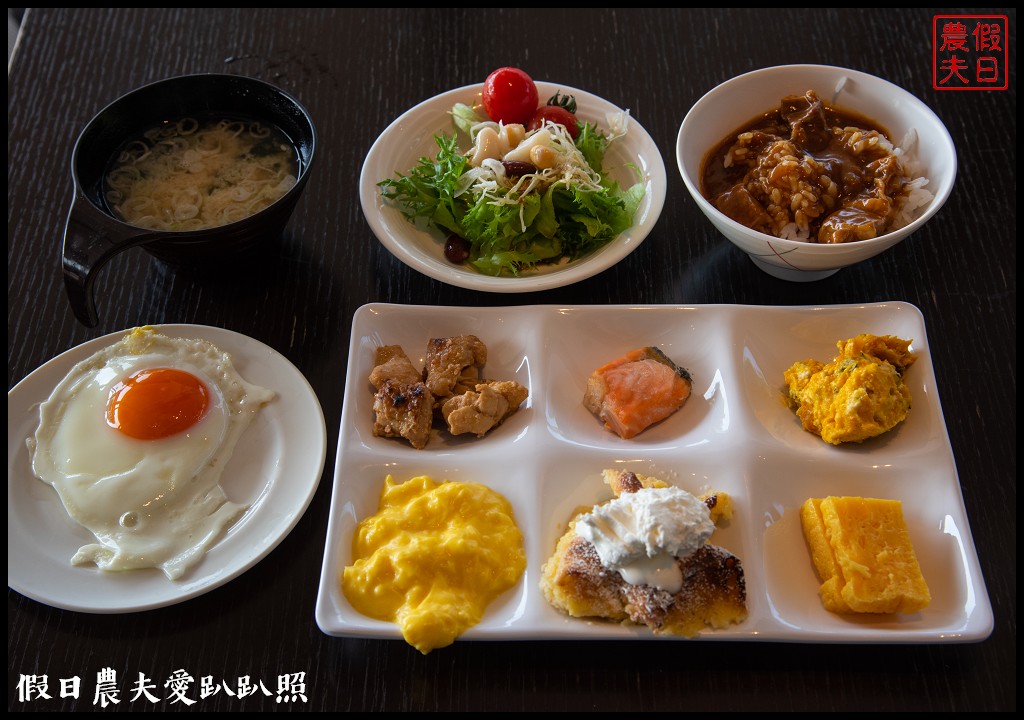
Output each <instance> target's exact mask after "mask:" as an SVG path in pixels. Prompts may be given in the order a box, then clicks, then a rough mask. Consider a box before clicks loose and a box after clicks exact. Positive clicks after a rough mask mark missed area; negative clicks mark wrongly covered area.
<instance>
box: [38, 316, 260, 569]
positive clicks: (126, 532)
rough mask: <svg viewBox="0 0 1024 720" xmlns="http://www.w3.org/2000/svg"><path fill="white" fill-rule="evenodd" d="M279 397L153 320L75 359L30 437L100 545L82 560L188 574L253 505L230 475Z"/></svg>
mask: <svg viewBox="0 0 1024 720" xmlns="http://www.w3.org/2000/svg"><path fill="white" fill-rule="evenodd" d="M274 395H275V394H274V392H273V391H271V390H267V389H265V388H261V387H257V386H255V385H251V384H249V383H247V382H246V381H245V380H243V379H242V377H241V376H240V375H239V374H238V372H237V371H236V370H235V368H234V365H233V364H232V362H231V356H230V355H228V354H227V353H225V352H223V351H221V350H219V349H218V348H217V347H215V346H214V345H212V344H211V343H209V342H207V341H205V340H188V339H182V338H171V337H167V336H165V335H162V334H160V333H159V332H157V331H156V330H155V329H153V328H151V327H143V328H135V329H133V330H130V331H129V332H128V333H127V334H126V335H125V337H124V338H123V339H122V340H121V341H120V342H118V343H117V344H115V345H111V346H109V347H106V348H104V349H102V350H100V351H98V352H97V353H95V354H94V355H92V356H91V357H89V358H87V359H85V360H83V361H82V362H80V363H78V364H77V365H75V367H74V368H72V369H71V371H70V372H69V373H68V374H67V376H66V377H65V378H64V379H63V380H62V381H61V382H60V384H59V385H57V387H56V388H55V389H54V391H53V393H52V394H51V395H50V397H49V399H47V400H46V401H45V402H44V403H43V404H42V405H41V406H40V409H39V428H38V429H37V430H36V433H35V436H34V437H33V438H30V439H29V443H28V444H29V449H30V451H31V453H32V470H33V472H34V473H35V475H36V476H37V477H38V478H39V479H40V480H42V481H43V482H45V483H48V484H49V485H52V486H53V487H54V489H55V490H56V491H57V493H58V495H59V496H60V499H61V501H62V502H63V503H64V508H65V509H66V510H67V513H68V515H69V516H70V517H71V518H72V519H73V520H75V521H76V522H77V523H78V524H80V525H81V526H83V527H84V528H86V529H88V530H89V531H90V532H91V533H92V534H93V535H94V536H95V538H96V540H97V542H95V543H90V544H88V545H84V546H82V547H81V548H79V550H78V552H76V553H75V554H74V556H73V557H72V558H71V563H72V564H73V565H86V564H89V563H93V564H95V565H96V566H97V567H98V568H100V569H102V570H108V571H118V570H135V569H140V568H159V569H161V570H162V571H163V572H164V574H165V575H166V576H167V577H168V578H170V579H171V580H176V579H178V578H180V577H182V576H183V575H184V574H185V573H186V572H187V571H188V570H189V569H190V568H191V567H192V566H194V565H195V564H196V563H198V562H199V561H200V560H201V559H202V558H203V556H204V555H205V554H206V552H207V550H209V549H210V547H212V546H213V545H214V544H215V543H216V542H217V541H218V540H219V539H220V537H221V536H222V535H223V534H224V533H225V531H226V530H227V528H228V527H229V526H231V525H232V524H233V523H234V522H235V521H236V520H237V519H238V518H239V517H240V516H241V515H242V514H243V513H244V512H245V510H246V506H244V505H240V504H237V503H234V502H231V501H230V500H228V498H227V496H226V495H225V493H224V490H223V489H222V488H221V486H220V475H221V471H222V470H223V468H224V466H225V465H226V464H227V462H228V459H229V458H230V457H231V454H232V451H233V450H234V447H235V444H236V443H237V441H238V439H239V437H240V436H241V435H242V433H243V432H244V431H245V429H246V428H247V427H248V426H249V424H250V422H251V421H252V419H253V418H254V417H255V415H256V414H257V413H258V412H259V410H260V408H261V407H262V406H264V405H265V404H266V403H268V402H270V401H271V400H273V398H274Z"/></svg>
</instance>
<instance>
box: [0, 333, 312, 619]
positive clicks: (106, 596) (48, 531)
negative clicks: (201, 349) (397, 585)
mask: <svg viewBox="0 0 1024 720" xmlns="http://www.w3.org/2000/svg"><path fill="white" fill-rule="evenodd" d="M156 327H157V329H158V330H160V332H162V333H163V334H165V335H168V336H171V337H184V338H201V339H203V340H208V341H210V342H212V343H213V344H215V345H217V346H218V347H219V348H220V349H221V350H224V351H226V352H229V353H230V354H231V356H232V359H233V361H234V364H235V368H236V369H237V370H238V372H239V374H241V376H242V377H243V378H245V379H246V380H247V381H248V382H250V383H254V384H256V385H261V386H263V387H265V388H269V389H271V390H274V391H275V392H276V393H277V398H275V399H274V401H273V402H271V403H269V404H268V405H267V406H266V407H265V408H264V409H263V410H262V411H261V412H260V413H259V414H258V415H257V416H256V418H255V419H254V420H253V422H252V424H251V425H250V426H249V427H248V428H247V429H246V431H245V433H244V434H243V435H242V437H241V439H240V440H239V441H238V445H237V446H236V447H235V451H234V453H233V455H232V456H231V459H230V460H229V462H228V464H227V466H226V467H225V469H224V474H223V475H222V476H221V485H222V486H223V488H224V492H225V493H226V494H227V496H228V498H229V499H230V500H232V501H234V502H238V503H243V504H247V505H248V506H249V509H248V510H247V511H246V512H245V514H244V515H243V516H242V517H241V518H240V519H239V520H238V522H236V523H235V524H234V525H233V526H232V527H231V528H229V529H228V532H227V533H226V534H225V536H224V537H223V538H222V539H221V540H220V542H218V543H217V544H216V545H214V547H213V548H211V549H210V551H209V553H207V555H206V557H205V558H204V559H203V560H202V561H201V562H200V563H199V564H198V565H197V566H196V567H195V568H193V569H192V570H191V572H189V573H187V574H186V575H185V576H184V577H183V578H182V579H181V580H178V581H172V580H168V579H167V577H166V576H165V575H164V574H163V573H162V572H161V571H160V570H156V569H153V570H134V571H130V572H105V571H102V570H99V569H98V568H96V567H95V566H94V565H88V566H77V567H76V566H72V565H71V556H72V555H74V554H75V552H76V551H77V550H78V548H79V547H81V546H82V545H84V544H86V543H88V542H95V538H94V537H93V536H92V534H91V533H90V532H89V531H88V530H86V529H85V528H83V527H81V526H80V525H78V523H76V522H75V521H74V520H72V519H71V518H70V517H69V516H68V514H67V512H66V511H65V510H64V506H63V505H62V504H61V501H60V498H59V497H58V496H57V493H56V492H55V491H54V489H53V488H52V487H50V486H48V485H47V484H45V483H43V482H42V481H41V480H38V479H37V478H36V477H35V476H34V475H33V474H32V465H31V459H30V457H29V453H28V449H27V448H26V445H25V440H26V439H27V438H28V437H30V436H31V435H32V434H33V433H35V430H36V426H37V425H38V424H39V404H40V403H41V402H43V401H44V400H46V398H48V397H49V396H50V393H51V391H52V390H53V388H54V387H55V386H56V384H57V383H58V382H60V380H61V379H62V378H63V377H64V376H65V375H66V374H67V373H68V371H70V370H71V368H72V367H73V366H74V365H75V364H76V363H78V362H79V361H81V360H84V359H85V358H87V357H88V356H90V355H92V354H93V353H94V352H96V351H97V350H99V349H101V348H103V347H105V346H108V345H111V344H113V343H115V342H117V341H118V340H120V339H121V337H123V335H124V332H123V331H122V332H117V333H112V334H110V335H106V336H104V337H100V338H96V339H95V340H90V341H89V342H86V343H84V344H82V345H79V346H78V347H75V348H72V349H71V350H68V351H67V352H65V353H63V354H61V355H58V356H57V357H55V358H54V359H52V360H50V361H49V362H47V363H46V364H45V365H43V366H41V367H40V368H38V369H37V370H35V371H34V372H32V373H31V374H30V375H29V376H28V377H26V378H25V379H24V380H22V381H21V382H20V383H18V384H17V385H16V386H14V388H13V389H11V391H10V392H8V393H7V585H8V586H9V587H11V588H13V589H14V590H16V591H18V592H19V593H21V594H22V595H25V596H27V597H30V598H32V599H33V600H38V601H39V602H41V603H45V604H46V605H52V606H54V607H58V608H64V609H66V610H78V611H80V612H91V613H118V612H133V611H138V610H150V609H153V608H158V607H164V606H166V605H173V604H174V603H178V602H182V601H183V600H188V599H190V598H193V597H196V596H198V595H202V594H203V593H206V592H209V591H210V590H213V589H214V588H217V587H220V586H221V585H223V584H224V583H226V582H228V581H229V580H232V579H234V578H236V577H238V576H239V575H241V574H242V573H243V572H245V571H246V570H248V569H249V568H251V567H252V566H253V565H255V564H256V563H258V562H259V561H260V560H262V559H263V558H264V557H266V556H267V555H268V554H269V553H270V551H271V550H273V549H274V548H275V547H277V545H278V543H280V542H281V541H282V540H283V539H284V538H285V537H286V536H287V535H288V533H289V532H291V530H292V528H294V527H295V525H296V523H298V521H299V518H301V517H302V515H303V513H304V512H305V511H306V507H307V506H308V505H309V502H310V500H312V498H313V494H314V493H315V492H316V488H317V485H318V484H319V483H320V475H321V474H322V472H323V467H324V460H325V458H326V451H327V428H326V425H325V424H324V415H323V410H322V409H321V407H320V402H319V400H317V397H316V395H315V394H314V392H313V389H312V388H311V387H310V385H309V383H308V382H307V381H306V378H305V377H304V376H303V375H302V373H300V372H299V371H298V369H297V368H296V367H295V366H294V365H292V364H291V362H289V361H288V360H287V359H286V358H285V357H284V356H283V355H281V354H280V353H278V352H277V351H275V350H273V349H272V348H270V347H268V346H266V345H264V344H263V343H261V342H259V341H257V340H254V339H252V338H250V337H248V336H246V335H241V334H239V333H236V332H232V331H230V330H224V329H222V328H216V327H207V326H203V325H159V326H156Z"/></svg>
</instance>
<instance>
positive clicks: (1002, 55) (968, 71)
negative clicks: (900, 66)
mask: <svg viewBox="0 0 1024 720" xmlns="http://www.w3.org/2000/svg"><path fill="white" fill-rule="evenodd" d="M1009 42H1010V37H1009V20H1008V19H1007V17H1006V15H935V16H934V17H933V18H932V87H933V88H935V89H936V90H1006V89H1007V88H1008V87H1009V65H1008V62H1009V60H1008V57H1009V53H1008V52H1007V50H1008V44H1009Z"/></svg>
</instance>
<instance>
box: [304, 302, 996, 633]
mask: <svg viewBox="0 0 1024 720" xmlns="http://www.w3.org/2000/svg"><path fill="white" fill-rule="evenodd" d="M860 333H872V334H875V335H896V336H899V337H902V338H905V339H912V340H913V343H912V345H911V350H912V351H914V352H916V353H917V354H918V356H919V358H918V360H917V362H916V363H915V364H914V365H912V366H911V367H910V368H909V369H908V370H907V372H906V375H905V381H906V382H907V383H908V385H909V387H910V390H911V393H912V397H913V407H912V409H911V411H910V415H909V416H908V418H907V420H906V421H905V422H903V423H902V424H901V425H900V426H898V427H897V428H896V429H894V430H893V431H891V432H889V433H887V434H886V435H883V436H881V437H878V438H874V439H872V440H869V441H866V442H864V443H862V444H859V445H857V444H854V445H847V446H838V447H834V446H831V445H829V444H827V443H825V442H823V441H822V440H821V439H820V438H818V437H817V436H815V435H812V434H810V433H808V432H806V431H804V430H803V429H802V428H801V425H800V422H799V420H798V419H797V418H796V416H795V415H794V413H793V412H792V410H790V409H789V408H788V407H787V405H786V403H785V401H784V381H783V372H784V371H785V370H786V368H788V367H789V366H790V365H791V364H792V363H794V362H795V361H797V360H805V359H808V358H815V359H819V360H821V361H822V362H828V361H830V360H831V359H832V358H833V357H834V355H835V353H836V342H837V341H838V340H841V339H845V338H850V337H853V336H855V335H858V334H860ZM464 334H474V335H477V336H478V337H479V338H480V339H481V340H482V341H483V342H484V343H485V344H486V345H487V348H488V357H487V365H486V366H485V368H484V375H485V377H488V378H493V379H514V380H517V381H518V382H519V383H520V384H522V385H525V386H526V387H527V388H529V391H530V396H529V399H528V400H527V401H526V402H525V403H524V404H523V406H522V407H521V408H520V409H519V412H517V413H516V414H515V415H513V416H512V417H511V418H509V419H508V420H507V421H506V422H505V423H504V424H503V425H501V426H499V427H498V428H496V429H495V430H493V431H492V432H491V433H490V434H489V435H487V436H486V437H484V438H482V439H476V438H471V439H465V436H462V437H458V438H452V437H450V436H447V435H443V434H440V433H437V432H435V434H434V436H433V437H432V438H431V440H430V442H429V443H428V445H427V446H426V448H424V449H422V450H415V449H414V448H412V446H410V445H409V444H408V443H407V442H405V441H404V440H402V439H395V438H379V437H374V436H373V433H372V426H373V410H372V407H373V390H372V387H371V385H370V384H369V382H368V380H367V378H368V376H369V374H370V371H371V370H372V368H373V356H374V348H376V347H377V346H380V345H396V344H397V345H401V346H402V347H403V348H404V349H405V351H406V353H408V355H409V357H410V358H412V360H413V363H414V364H416V365H417V366H418V367H422V364H423V359H424V355H425V351H426V347H427V341H428V340H429V339H430V338H433V337H447V336H452V335H464ZM648 345H653V346H657V347H658V348H660V349H661V350H662V351H664V352H665V354H666V355H668V356H669V357H670V358H672V360H674V361H675V362H676V364H678V365H681V366H683V367H685V368H687V369H688V370H689V371H690V374H691V375H692V377H693V394H692V395H691V397H690V399H689V400H688V401H687V403H686V405H685V406H683V408H682V409H680V410H679V411H678V412H677V413H676V414H674V415H673V416H672V417H670V418H668V419H667V420H665V421H663V422H661V423H660V424H658V425H655V426H653V427H651V428H649V429H648V430H646V431H645V432H643V433H641V434H640V435H638V436H637V437H635V438H633V439H631V440H623V439H621V438H619V437H618V436H616V435H614V434H613V433H611V432H609V431H607V430H605V429H604V428H603V426H602V424H601V423H600V422H599V421H598V420H597V419H596V418H595V417H594V416H593V415H592V414H591V413H590V412H588V411H587V410H586V409H585V408H584V407H583V404H582V398H583V393H584V390H585V389H586V383H587V377H588V376H589V375H590V374H591V372H593V370H595V369H596V368H597V367H599V366H601V365H603V364H604V363H606V362H608V361H609V360H612V359H613V358H616V357H618V356H620V355H622V354H623V353H625V352H627V351H629V350H632V349H634V348H638V347H643V346H648ZM605 468H619V469H628V470H634V471H636V472H640V473H643V474H649V475H655V476H657V477H660V478H662V479H663V480H665V481H667V482H670V483H673V484H676V485H678V486H680V487H682V488H683V489H685V490H688V491H690V492H692V493H695V494H697V493H700V492H702V491H706V490H708V489H714V490H719V491H726V492H728V493H729V494H731V495H732V497H733V500H734V505H735V516H734V517H733V519H732V521H731V522H730V523H729V524H728V525H727V526H725V527H722V528H719V529H718V530H717V531H716V532H715V535H714V536H713V537H712V542H713V543H714V544H716V545H720V546H722V547H724V548H726V549H727V550H729V551H730V552H732V553H733V554H735V555H736V556H738V557H739V558H740V559H741V561H742V563H743V568H744V571H745V574H746V589H747V606H748V609H749V612H750V616H749V618H748V619H747V620H746V621H745V622H743V623H742V624H739V625H735V626H733V627H731V628H728V629H723V630H707V631H706V632H704V633H703V634H702V635H701V638H702V639H705V640H733V641H735V640H772V641H780V640H781V641H792V642H846V643H862V642H863V643H938V642H970V641H977V640H982V639H984V638H985V637H987V636H988V635H989V634H990V633H991V631H992V609H991V605H990V604H989V600H988V594H987V592H986V590H985V583H984V580H983V578H982V575H981V571H980V568H979V566H978V559H977V554H976V551H975V548H974V542H973V539H972V537H971V531H970V526H969V525H968V522H967V517H966V514H965V511H964V504H963V498H962V496H961V493H960V482H959V479H958V477H957V472H956V465H955V462H954V459H953V453H952V449H951V448H950V444H949V437H948V435H947V432H946V426H945V422H944V421H943V417H942V409H941V407H940V405H939V395H938V388H937V387H936V384H935V373H934V369H933V366H932V361H931V352H930V348H929V346H928V338H927V336H926V334H925V327H924V319H923V317H922V315H921V313H920V311H919V310H918V309H917V308H916V307H914V306H913V305H909V304H906V303H899V302H892V303H878V304H869V305H856V306H853V305H850V306H823V307H760V306H739V305H707V306H689V307H685V306H679V307H675V306H595V305H591V306H578V307H559V306H554V305H551V306H521V307H495V308H467V307H425V306H415V305H388V304H373V305H365V306H363V307H362V308H360V309H359V310H358V311H357V312H356V314H355V317H354V318H353V324H352V340H351V346H350V350H349V366H348V375H347V379H346V384H345V402H344V409H343V413H342V420H341V436H340V438H339V441H338V454H337V467H336V470H335V477H334V492H333V498H332V505H331V514H330V525H329V528H328V533H327V543H326V548H325V552H324V565H323V574H322V577H321V582H320V592H319V595H318V598H317V607H316V617H317V623H318V624H319V626H320V628H321V629H322V630H323V631H324V632H325V633H327V634H330V635H339V636H350V637H375V638H400V637H401V634H400V633H399V631H398V629H397V628H396V627H395V626H394V625H392V624H390V623H385V622H380V621H377V620H372V619H370V618H368V617H365V616H363V615H360V614H359V613H357V612H356V611H355V610H353V609H352V608H351V607H350V605H349V604H348V602H347V601H346V600H345V597H344V595H343V594H342V592H341V589H340V584H339V581H338V578H339V575H340V573H341V570H342V568H344V567H345V566H346V565H347V564H349V563H350V561H351V543H352V536H353V532H354V529H355V526H356V523H357V522H358V521H359V520H361V519H362V518H364V517H366V516H368V515H371V514H373V513H375V512H376V510H377V503H378V500H379V497H380V492H381V488H382V485H383V482H384V478H385V477H386V476H387V475H388V474H391V475H393V476H394V477H395V479H396V480H398V481H404V480H407V479H409V478H411V477H415V476H417V475H423V474H426V475H430V476H431V477H433V478H434V479H435V480H443V479H447V480H455V481H475V482H481V483H484V484H486V485H488V486H489V487H491V488H493V489H494V490H496V491H498V492H499V493H501V494H502V495H504V496H505V497H506V498H508V500H509V501H510V502H511V503H512V507H513V510H514V513H515V517H516V520H517V522H518V524H519V527H520V529H521V530H522V532H523V537H524V545H525V550H526V556H527V568H526V572H525V574H524V575H523V577H522V579H521V580H520V582H519V583H518V585H516V586H515V587H514V588H513V589H512V590H510V591H508V592H507V593H505V594H504V595H503V596H502V597H500V598H499V599H498V600H497V601H496V602H494V603H493V604H492V605H491V607H490V608H489V609H488V611H487V613H486V615H485V616H484V618H483V620H482V622H481V623H480V624H479V625H477V626H476V627H474V628H473V629H471V630H470V631H468V632H467V633H466V634H465V635H463V638H464V639H495V640H498V639H517V640H520V639H557V638H563V639H564V638H573V639H596V638H600V639H614V638H624V639H630V638H633V639H651V638H655V636H654V635H652V633H651V632H650V631H649V630H648V629H647V628H642V627H623V626H620V625H616V624H609V623H604V622H600V621H588V620H583V619H577V618H570V617H567V616H565V615H563V614H561V613H560V612H558V611H557V610H555V609H554V608H553V607H551V606H550V605H549V604H548V603H547V601H546V600H545V599H544V597H543V595H542V594H541V592H540V589H539V587H538V580H539V578H540V570H541V567H542V565H543V564H544V562H545V561H546V560H547V559H548V557H549V556H550V555H551V553H552V551H553V550H554V547H555V542H556V541H557V539H558V538H559V537H560V536H561V534H562V533H563V532H564V530H565V527H566V523H567V521H568V520H569V519H570V517H571V515H572V512H573V510H574V509H575V508H577V507H578V506H581V505H587V506H589V505H593V504H596V503H598V502H601V501H604V500H606V499H608V498H610V497H611V493H610V490H609V488H608V487H607V486H606V485H605V484H604V483H603V482H602V479H601V472H602V470H604V469H605ZM827 495H853V496H863V497H877V498H891V499H897V500H901V501H902V502H903V511H904V516H905V518H906V521H907V525H908V527H909V529H910V536H911V539H912V540H913V542H914V548H915V550H916V551H917V555H918V559H919V561H920V564H921V569H922V572H923V574H924V577H925V579H926V581H927V582H928V586H929V588H930V590H931V594H932V603H931V605H930V606H929V607H928V608H927V609H925V610H923V611H921V612H919V613H916V614H913V615H892V616H863V617H861V616H851V617H844V616H839V615H834V614H832V613H829V612H827V611H826V610H825V609H824V608H823V607H822V605H821V601H820V599H819V597H818V585H819V583H818V580H817V578H816V576H815V572H814V568H813V566H812V564H811V559H810V556H809V553H808V550H807V547H806V544H805V541H804V539H803V534H802V532H801V529H800V520H799V508H800V505H801V504H802V503H803V502H804V501H805V500H806V499H807V498H809V497H824V496H827ZM657 639H659V640H661V641H665V640H666V639H665V638H662V637H658V638H657Z"/></svg>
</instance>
